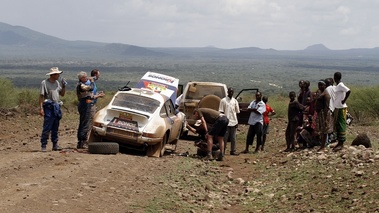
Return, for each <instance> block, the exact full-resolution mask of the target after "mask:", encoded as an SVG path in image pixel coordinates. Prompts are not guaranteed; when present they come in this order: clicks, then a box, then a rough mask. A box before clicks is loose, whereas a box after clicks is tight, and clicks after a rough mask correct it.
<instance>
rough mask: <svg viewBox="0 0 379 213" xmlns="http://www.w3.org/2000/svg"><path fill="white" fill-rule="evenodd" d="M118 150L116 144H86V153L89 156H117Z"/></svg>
mask: <svg viewBox="0 0 379 213" xmlns="http://www.w3.org/2000/svg"><path fill="white" fill-rule="evenodd" d="M119 150H120V147H119V145H118V143H113V142H92V143H89V144H88V152H89V153H91V154H117V153H118V152H119Z"/></svg>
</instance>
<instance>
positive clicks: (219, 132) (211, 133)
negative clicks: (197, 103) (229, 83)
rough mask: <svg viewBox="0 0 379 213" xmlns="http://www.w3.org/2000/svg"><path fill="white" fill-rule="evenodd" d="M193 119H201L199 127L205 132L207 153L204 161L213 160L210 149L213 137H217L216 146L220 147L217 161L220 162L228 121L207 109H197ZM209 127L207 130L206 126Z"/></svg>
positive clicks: (219, 114) (217, 112) (221, 115)
mask: <svg viewBox="0 0 379 213" xmlns="http://www.w3.org/2000/svg"><path fill="white" fill-rule="evenodd" d="M194 116H195V119H201V123H202V124H201V125H203V128H204V129H205V132H206V135H205V137H206V139H207V145H208V147H207V148H208V150H207V151H208V153H207V156H206V157H205V158H204V160H213V156H212V147H213V137H217V141H218V144H219V146H220V155H219V156H218V158H217V160H218V161H222V160H223V157H224V136H225V133H226V129H227V126H228V123H229V119H228V118H227V117H226V116H225V115H224V114H222V113H220V112H219V111H216V110H214V109H209V108H198V109H196V110H195V111H194ZM207 124H208V125H209V126H211V127H210V129H208V125H207Z"/></svg>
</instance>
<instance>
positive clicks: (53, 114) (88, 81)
mask: <svg viewBox="0 0 379 213" xmlns="http://www.w3.org/2000/svg"><path fill="white" fill-rule="evenodd" d="M62 72H63V71H61V70H59V68H58V67H52V68H51V69H50V72H48V73H47V74H46V75H48V76H49V78H47V79H45V80H43V81H42V82H41V86H40V95H39V105H40V115H41V116H43V117H44V120H43V128H42V134H41V151H42V152H46V146H47V143H48V139H49V136H50V135H51V142H52V145H53V146H52V151H60V150H62V148H61V147H60V146H59V144H58V129H59V122H60V119H61V118H62V110H61V106H62V105H63V102H62V101H61V100H60V96H64V95H65V93H66V84H67V82H66V81H65V79H64V78H60V74H62ZM99 78H100V71H99V70H97V69H94V70H92V71H91V77H88V76H87V73H86V72H84V71H81V72H79V74H78V83H77V85H76V94H77V97H78V112H79V115H80V119H79V127H78V132H77V138H78V143H77V149H83V148H85V145H86V143H87V140H88V136H89V132H90V130H91V127H92V123H93V118H94V115H95V112H96V102H97V99H98V98H100V97H103V96H104V95H105V94H104V92H102V91H98V90H97V86H96V83H95V81H97V80H98V79H99Z"/></svg>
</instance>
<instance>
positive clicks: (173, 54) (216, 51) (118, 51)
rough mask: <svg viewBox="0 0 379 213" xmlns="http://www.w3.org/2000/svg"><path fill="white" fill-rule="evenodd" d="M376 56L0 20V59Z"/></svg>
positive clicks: (377, 51) (363, 51)
mask: <svg viewBox="0 0 379 213" xmlns="http://www.w3.org/2000/svg"><path fill="white" fill-rule="evenodd" d="M307 56H312V57H314V56H320V57H323V56H326V57H328V56H334V57H378V56H379V48H360V49H348V50H330V49H328V48H327V47H325V46H324V45H323V44H315V45H311V46H309V47H307V48H305V49H304V50H296V51H294V50H292V51H290V50H281V51H279V50H275V49H261V48H258V47H245V48H235V49H220V48H216V47H211V46H209V47H193V48H169V47H167V48H165V47H162V48H148V47H139V46H135V45H129V44H120V43H102V42H93V41H68V40H64V39H60V38H57V37H53V36H49V35H46V34H43V33H39V32H36V31H34V30H31V29H28V28H26V27H22V26H12V25H9V24H6V23H2V22H0V57H1V58H3V59H12V58H27V59H62V60H64V59H67V60H70V59H82V60H96V59H99V60H100V59H101V60H107V61H112V60H127V59H129V58H139V57H158V58H162V57H163V58H178V57H179V58H204V57H208V58H251V57H257V58H259V57H265V58H267V57H307Z"/></svg>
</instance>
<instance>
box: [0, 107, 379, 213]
mask: <svg viewBox="0 0 379 213" xmlns="http://www.w3.org/2000/svg"><path fill="white" fill-rule="evenodd" d="M0 119H1V122H0V156H1V159H0V175H1V180H2V181H1V182H0V188H1V190H0V196H1V198H2V199H1V201H0V212H10V213H16V212H17V213H20V212H193V213H197V212H379V207H378V206H379V192H378V190H377V189H378V187H379V178H378V164H379V163H378V162H379V152H378V145H377V144H378V133H377V127H371V126H364V127H362V126H351V127H349V132H348V135H349V141H348V142H347V145H346V146H345V148H344V149H343V150H342V151H340V152H337V153H334V152H332V151H331V150H330V149H329V148H328V149H326V150H325V151H323V152H317V148H316V149H305V150H299V151H295V152H291V153H285V152H281V150H283V149H284V148H285V140H284V129H285V125H286V124H285V121H284V120H283V119H280V118H273V120H272V123H271V132H270V134H269V136H268V142H267V146H266V150H265V151H264V152H260V153H258V154H253V153H251V154H241V155H239V156H229V155H226V157H225V160H224V161H222V162H217V161H212V162H206V161H202V160H201V159H199V158H197V157H196V155H195V154H196V147H195V146H194V143H193V140H181V141H180V142H179V144H178V147H177V149H176V151H175V152H168V153H166V155H165V156H164V157H162V158H149V157H145V156H144V155H143V153H135V152H128V151H127V150H123V152H122V153H119V154H116V155H95V154H88V153H87V152H86V151H78V150H76V149H75V146H76V139H75V135H76V127H77V120H78V116H77V115H76V114H75V113H66V114H65V115H64V118H63V119H62V122H61V128H60V145H61V146H62V147H63V148H64V150H63V151H61V152H53V151H50V150H48V152H46V153H42V152H40V144H39V137H40V132H41V126H42V118H41V117H40V116H38V115H34V114H30V115H23V114H21V113H17V112H7V113H1V115H0ZM358 132H365V133H367V135H368V136H369V138H370V139H371V143H372V144H373V148H370V149H367V148H364V147H362V146H360V147H356V146H354V147H353V146H348V145H349V144H351V141H352V139H353V138H354V137H355V135H356V134H357V133H358ZM245 133H246V127H245V126H240V127H239V131H238V137H237V138H238V141H239V142H238V149H239V151H242V150H243V148H244V138H245V136H246V135H245ZM229 147H230V145H229V144H228V148H229ZM227 153H228V152H227Z"/></svg>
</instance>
